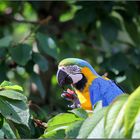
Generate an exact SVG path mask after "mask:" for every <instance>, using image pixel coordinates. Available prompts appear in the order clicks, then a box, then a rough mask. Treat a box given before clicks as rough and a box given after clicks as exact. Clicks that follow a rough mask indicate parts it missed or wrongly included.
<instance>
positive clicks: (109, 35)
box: [101, 19, 119, 42]
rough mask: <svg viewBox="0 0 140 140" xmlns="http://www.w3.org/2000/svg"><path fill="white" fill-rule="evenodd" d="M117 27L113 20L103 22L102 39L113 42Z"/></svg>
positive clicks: (116, 34)
mask: <svg viewBox="0 0 140 140" xmlns="http://www.w3.org/2000/svg"><path fill="white" fill-rule="evenodd" d="M118 28H119V27H118V25H117V24H116V23H115V22H114V21H113V20H109V19H108V20H105V21H103V22H102V26H101V31H102V33H103V36H104V38H105V39H106V40H107V41H109V42H113V41H114V40H115V39H116V38H117V36H118Z"/></svg>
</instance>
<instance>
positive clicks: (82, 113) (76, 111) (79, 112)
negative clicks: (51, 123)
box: [69, 108, 88, 119]
mask: <svg viewBox="0 0 140 140" xmlns="http://www.w3.org/2000/svg"><path fill="white" fill-rule="evenodd" d="M69 112H72V113H74V114H75V115H76V116H78V117H80V118H83V119H86V118H87V117H88V113H87V112H86V111H85V110H84V109H82V108H76V109H73V110H70V111H69Z"/></svg>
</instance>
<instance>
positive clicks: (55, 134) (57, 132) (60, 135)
mask: <svg viewBox="0 0 140 140" xmlns="http://www.w3.org/2000/svg"><path fill="white" fill-rule="evenodd" d="M64 137H65V129H64V128H61V129H54V130H52V131H49V132H47V133H45V134H43V135H42V136H41V137H40V138H53V139H64Z"/></svg>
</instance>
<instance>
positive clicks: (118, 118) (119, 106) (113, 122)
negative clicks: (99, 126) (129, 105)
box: [104, 94, 128, 138]
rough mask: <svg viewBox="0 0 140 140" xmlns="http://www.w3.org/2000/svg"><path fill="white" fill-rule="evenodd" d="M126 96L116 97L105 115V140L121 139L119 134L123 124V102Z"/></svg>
mask: <svg viewBox="0 0 140 140" xmlns="http://www.w3.org/2000/svg"><path fill="white" fill-rule="evenodd" d="M127 98H128V95H126V94H124V95H120V96H118V97H117V98H116V99H115V100H114V102H113V103H112V104H111V105H110V106H109V108H108V110H107V112H106V115H105V123H104V126H105V136H106V137H107V138H119V137H121V138H122V137H123V135H122V134H120V130H121V126H122V123H123V116H124V110H125V102H126V100H127Z"/></svg>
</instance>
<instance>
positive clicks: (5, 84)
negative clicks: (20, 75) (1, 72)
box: [0, 81, 23, 91]
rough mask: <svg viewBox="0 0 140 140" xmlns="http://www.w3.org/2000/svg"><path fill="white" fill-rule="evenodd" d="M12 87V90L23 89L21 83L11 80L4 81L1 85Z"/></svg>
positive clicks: (1, 86)
mask: <svg viewBox="0 0 140 140" xmlns="http://www.w3.org/2000/svg"><path fill="white" fill-rule="evenodd" d="M1 88H4V89H11V90H18V91H23V88H22V87H21V86H19V85H16V84H14V83H11V82H9V81H3V82H2V83H1V85H0V89H1Z"/></svg>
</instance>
